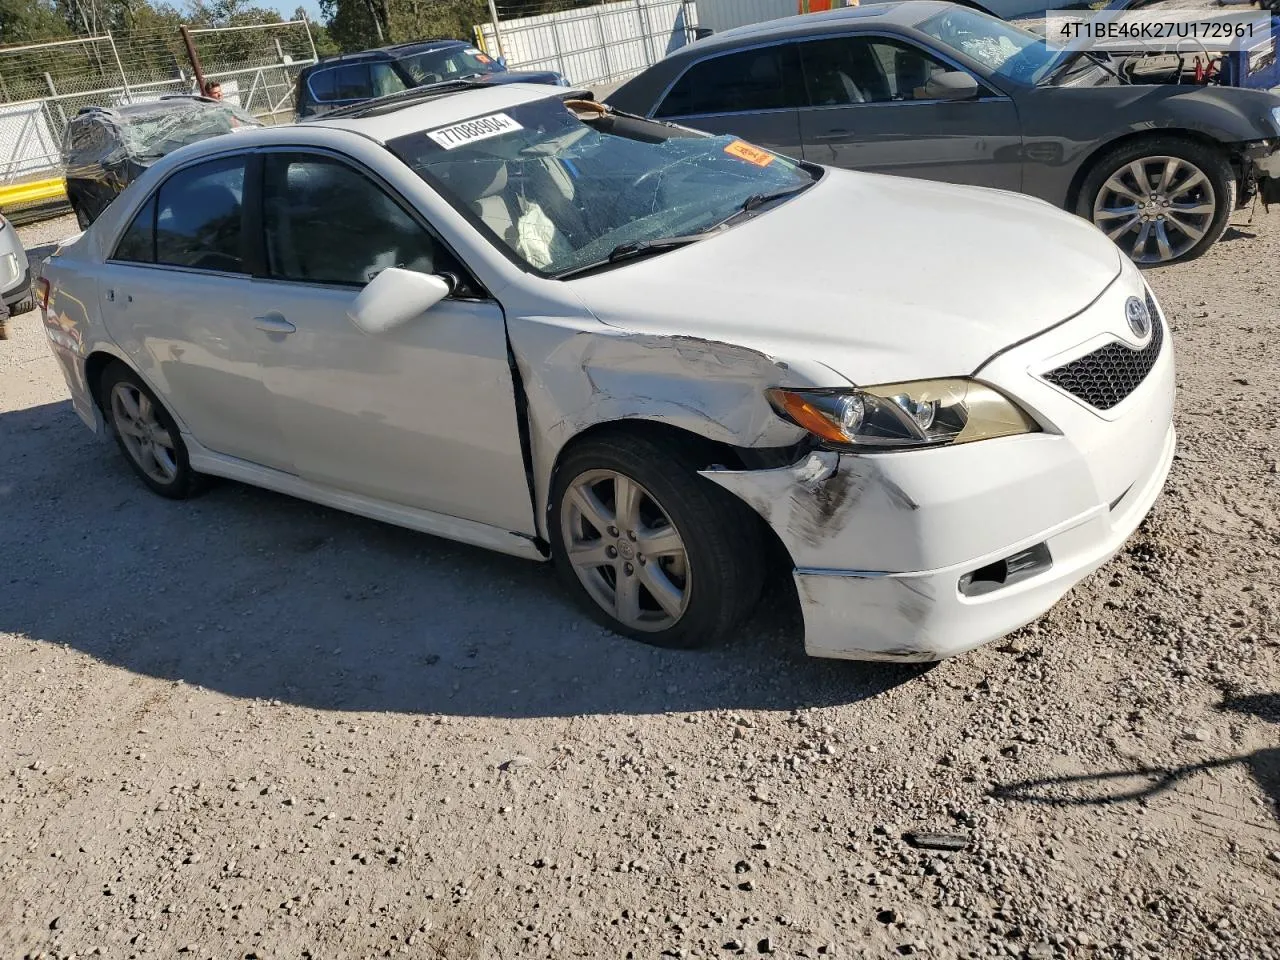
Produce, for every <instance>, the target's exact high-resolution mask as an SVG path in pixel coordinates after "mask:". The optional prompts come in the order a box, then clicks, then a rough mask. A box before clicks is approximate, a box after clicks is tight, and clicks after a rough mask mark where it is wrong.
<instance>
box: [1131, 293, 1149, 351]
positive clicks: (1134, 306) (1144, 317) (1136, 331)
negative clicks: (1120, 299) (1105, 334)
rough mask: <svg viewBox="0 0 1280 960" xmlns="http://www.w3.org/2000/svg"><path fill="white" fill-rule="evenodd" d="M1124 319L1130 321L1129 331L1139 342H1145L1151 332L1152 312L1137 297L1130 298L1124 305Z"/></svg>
mask: <svg viewBox="0 0 1280 960" xmlns="http://www.w3.org/2000/svg"><path fill="white" fill-rule="evenodd" d="M1124 318H1125V319H1126V320H1128V321H1129V329H1130V330H1132V331H1133V335H1134V336H1135V337H1137V338H1138V339H1139V340H1145V339H1146V337H1147V334H1149V333H1150V332H1151V311H1150V310H1148V309H1147V305H1146V304H1145V303H1143V302H1142V301H1141V300H1139V299H1138V298H1137V297H1130V298H1129V299H1128V301H1127V302H1126V303H1125V305H1124Z"/></svg>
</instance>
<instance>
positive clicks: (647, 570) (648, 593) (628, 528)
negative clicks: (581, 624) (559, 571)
mask: <svg viewBox="0 0 1280 960" xmlns="http://www.w3.org/2000/svg"><path fill="white" fill-rule="evenodd" d="M560 523H561V533H562V534H563V537H564V545H565V551H566V555H567V556H566V558H567V559H568V561H569V563H570V565H571V566H572V568H573V572H574V573H575V574H576V575H577V577H578V580H579V581H580V582H581V583H582V585H583V587H585V588H586V591H587V593H589V594H590V595H591V598H592V599H593V600H595V602H596V603H598V604H599V605H600V606H601V607H602V608H603V609H604V610H605V611H607V612H608V613H610V614H611V615H613V616H614V617H615V618H616V619H617V620H618V621H619V622H621V623H622V624H624V625H625V626H627V627H629V628H631V629H633V630H643V631H646V632H657V631H660V630H666V629H668V628H669V627H672V626H674V625H675V623H676V622H677V621H678V620H679V619H680V618H681V617H682V616H683V615H684V612H685V610H686V609H687V608H688V605H689V590H690V586H691V578H690V571H689V559H688V555H687V553H686V551H685V545H684V541H683V540H682V539H681V537H680V533H679V531H678V530H676V528H675V526H674V525H673V524H672V522H671V518H670V517H669V516H668V514H667V512H666V510H664V509H663V507H662V505H661V504H660V503H658V501H657V500H656V499H655V498H654V496H653V494H652V493H650V492H649V491H648V490H646V489H645V488H644V487H643V486H641V485H640V484H638V483H636V482H635V481H634V480H632V479H631V478H630V477H627V476H625V475H623V474H621V473H618V472H617V471H614V470H589V471H587V472H585V473H583V474H581V475H580V476H578V477H577V478H576V479H575V480H574V481H573V483H572V484H570V486H569V489H568V490H567V491H566V492H565V499H564V504H563V506H562V508H561V510H560Z"/></svg>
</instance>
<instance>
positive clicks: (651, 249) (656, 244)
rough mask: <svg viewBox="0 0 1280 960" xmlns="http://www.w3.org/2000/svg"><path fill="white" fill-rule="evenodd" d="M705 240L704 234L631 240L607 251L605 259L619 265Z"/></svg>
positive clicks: (705, 235)
mask: <svg viewBox="0 0 1280 960" xmlns="http://www.w3.org/2000/svg"><path fill="white" fill-rule="evenodd" d="M705 239H707V234H705V233H689V234H685V235H684V236H680V237H658V238H657V239H655V240H633V241H632V242H630V243H620V244H618V245H617V246H616V247H614V248H613V249H612V250H610V251H609V256H608V257H606V258H605V259H606V260H607V261H608V262H609V263H620V262H621V261H623V260H634V259H635V258H636V257H643V256H644V255H645V254H649V253H661V252H662V251H663V250H674V249H675V248H676V247H684V246H688V245H689V244H691V243H697V242H698V241H699V240H705Z"/></svg>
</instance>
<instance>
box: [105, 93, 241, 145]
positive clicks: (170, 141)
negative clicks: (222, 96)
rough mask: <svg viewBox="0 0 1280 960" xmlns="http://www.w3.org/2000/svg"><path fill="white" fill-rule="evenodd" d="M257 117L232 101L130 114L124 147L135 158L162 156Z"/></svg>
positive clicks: (125, 125)
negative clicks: (231, 102)
mask: <svg viewBox="0 0 1280 960" xmlns="http://www.w3.org/2000/svg"><path fill="white" fill-rule="evenodd" d="M260 126H262V124H261V123H259V122H258V121H257V120H255V119H254V118H253V117H251V116H249V115H248V114H247V113H244V112H243V111H242V110H240V109H239V108H238V107H234V106H232V105H231V104H216V105H214V104H195V103H193V104H191V105H190V106H189V107H188V106H181V107H173V108H170V109H166V110H158V111H156V112H155V113H144V114H139V115H136V116H131V117H129V118H128V119H127V121H125V122H124V123H123V124H122V126H121V128H120V137H121V139H122V140H123V141H124V145H125V149H126V150H127V151H128V153H129V154H131V155H132V156H136V157H163V156H165V155H166V154H169V153H172V152H173V151H174V150H177V149H178V148H179V147H185V146H186V145H187V144H189V143H196V142H198V141H200V140H207V139H208V138H209V137H216V136H218V135H219V134H222V133H230V132H231V131H232V130H236V129H239V128H243V127H260Z"/></svg>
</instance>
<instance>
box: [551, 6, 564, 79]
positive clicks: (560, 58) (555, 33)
mask: <svg viewBox="0 0 1280 960" xmlns="http://www.w3.org/2000/svg"><path fill="white" fill-rule="evenodd" d="M559 22H560V21H559V20H556V19H554V17H553V18H552V20H551V45H552V46H553V47H555V48H556V66H558V67H559V68H560V76H562V77H568V74H567V73H566V72H565V69H564V53H563V51H562V48H561V46H560V31H559V30H557V29H556V24H557V23H559Z"/></svg>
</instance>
